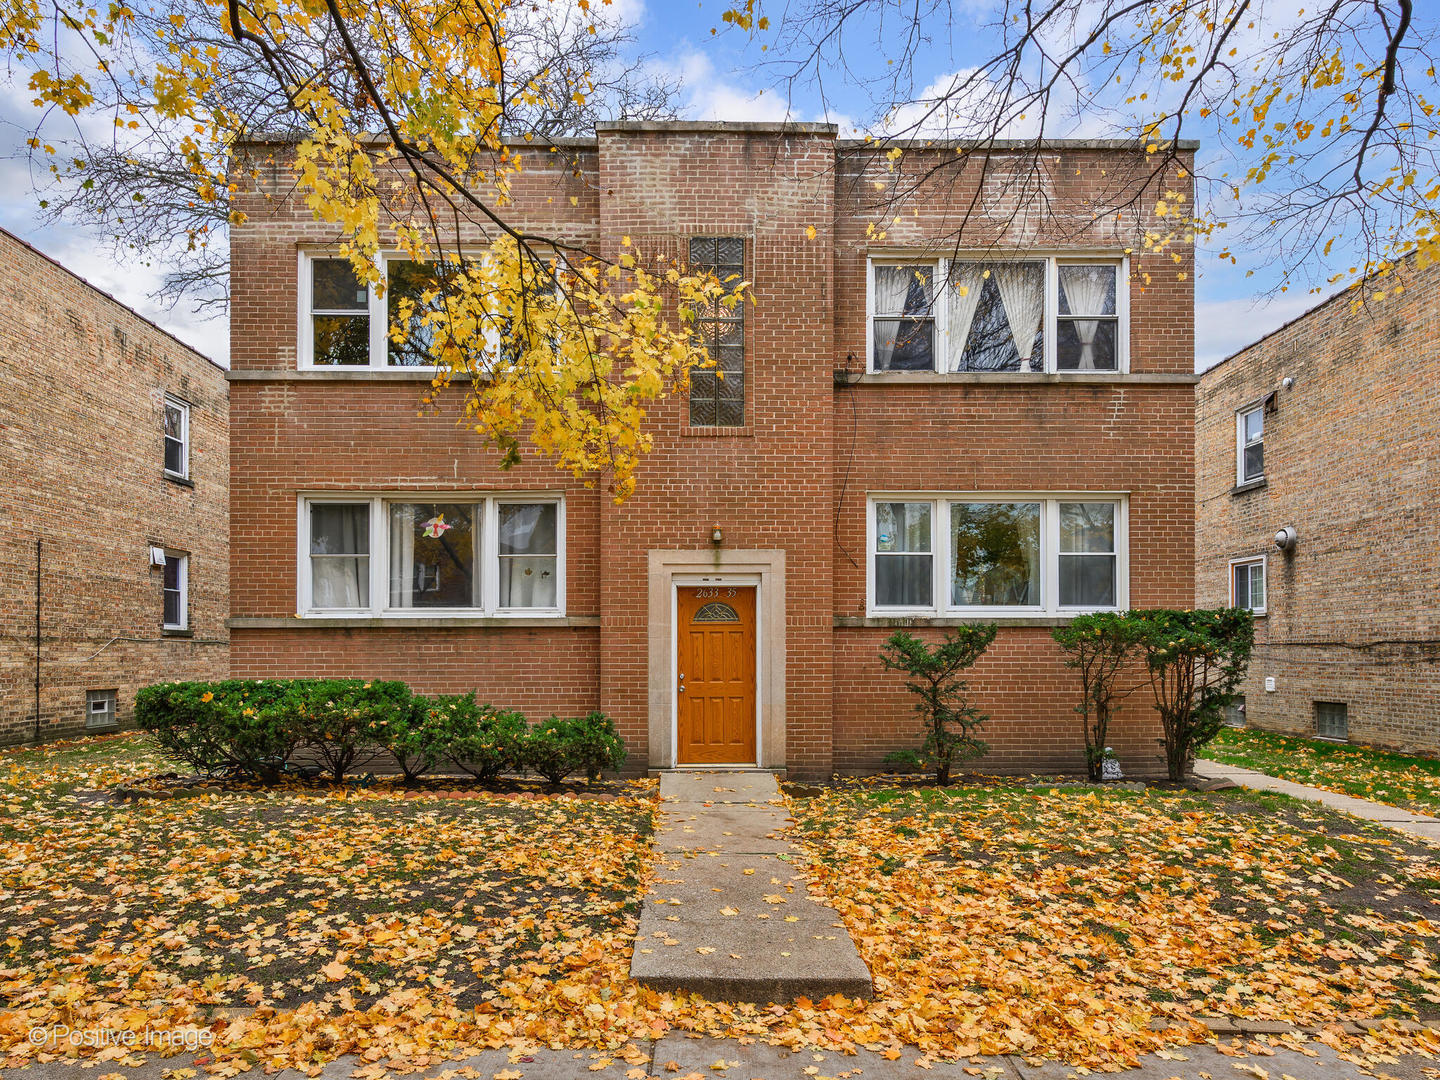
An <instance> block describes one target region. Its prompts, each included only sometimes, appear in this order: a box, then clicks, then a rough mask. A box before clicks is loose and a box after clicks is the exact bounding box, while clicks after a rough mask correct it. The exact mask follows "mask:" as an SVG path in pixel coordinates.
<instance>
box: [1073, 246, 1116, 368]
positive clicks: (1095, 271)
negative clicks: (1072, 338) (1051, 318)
mask: <svg viewBox="0 0 1440 1080" xmlns="http://www.w3.org/2000/svg"><path fill="white" fill-rule="evenodd" d="M1114 277H1115V270H1114V268H1113V267H1109V266H1062V267H1060V288H1061V289H1062V290H1063V291H1064V293H1065V303H1066V304H1068V305H1069V307H1070V314H1072V315H1105V314H1108V312H1106V311H1105V300H1106V298H1107V296H1108V295H1109V292H1110V283H1111V282H1112V281H1113V280H1114ZM1071 325H1073V326H1074V327H1075V333H1076V335H1077V336H1078V337H1079V338H1080V370H1081V371H1094V370H1095V331H1096V330H1098V329H1099V327H1100V322H1099V320H1098V319H1074V320H1072V323H1071Z"/></svg>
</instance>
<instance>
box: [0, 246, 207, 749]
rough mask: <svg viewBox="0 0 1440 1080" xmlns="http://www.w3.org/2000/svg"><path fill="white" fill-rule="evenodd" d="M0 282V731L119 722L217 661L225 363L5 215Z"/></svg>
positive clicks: (4, 736)
mask: <svg viewBox="0 0 1440 1080" xmlns="http://www.w3.org/2000/svg"><path fill="white" fill-rule="evenodd" d="M0 289H3V291H4V303H3V304H0V311H3V314H0V744H8V743H16V742H23V741H27V740H31V739H34V738H36V737H37V734H38V737H39V738H41V739H53V738H59V737H63V736H71V735H78V734H83V733H86V732H97V731H106V730H114V729H115V728H116V727H119V726H124V725H125V723H126V722H127V720H128V719H129V717H130V710H131V707H132V704H133V702H134V696H135V691H136V689H137V688H139V687H141V686H144V685H146V684H148V683H152V682H158V681H162V680H165V679H184V678H214V677H220V676H223V675H225V674H226V672H227V670H228V651H229V645H228V633H227V631H226V628H225V617H226V614H227V612H228V609H229V603H230V588H229V582H230V567H229V561H228V560H229V553H228V548H229V539H230V527H229V508H228V501H227V493H228V489H229V484H230V460H229V459H230V430H229V407H228V393H227V386H226V383H225V373H224V371H223V370H222V369H221V368H220V367H218V366H217V365H216V364H215V363H213V362H212V361H210V360H208V359H206V358H205V357H204V356H201V355H200V354H199V353H197V352H195V351H194V350H192V349H190V348H189V347H188V346H186V345H184V344H182V343H181V342H179V341H177V340H176V339H175V338H173V337H171V336H170V335H169V334H167V333H165V332H164V331H163V330H161V329H159V328H158V327H157V326H155V325H154V324H152V323H150V322H148V321H146V320H145V319H143V318H141V317H140V316H139V315H137V314H135V312H133V311H131V310H130V309H129V308H127V307H125V306H124V305H123V304H120V303H119V302H118V301H116V300H115V299H113V298H112V297H110V296H108V295H106V294H105V293H103V292H100V291H99V290H97V289H95V288H94V287H93V286H91V285H89V284H88V283H86V282H85V281H84V280H82V279H81V278H79V277H76V276H75V275H74V274H72V273H70V272H69V271H68V270H66V269H65V268H64V267H62V266H60V265H58V264H57V263H55V262H53V261H51V260H50V259H48V258H47V257H46V256H44V255H42V254H41V253H40V252H38V251H36V250H35V249H34V248H32V247H30V246H29V245H28V244H25V243H24V242H23V241H21V240H19V239H18V238H16V237H14V236H12V235H10V234H9V233H6V232H3V231H0ZM37 559H38V574H37ZM37 606H38V623H37ZM37 659H38V666H37ZM37 679H38V684H37Z"/></svg>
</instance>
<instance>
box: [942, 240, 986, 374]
mask: <svg viewBox="0 0 1440 1080" xmlns="http://www.w3.org/2000/svg"><path fill="white" fill-rule="evenodd" d="M984 290H985V271H984V268H983V267H981V266H980V265H979V264H977V263H956V264H955V266H954V268H953V269H952V270H951V272H950V297H949V301H950V318H949V322H950V326H949V335H948V336H949V344H948V346H947V351H948V353H949V355H948V356H947V357H946V361H947V364H946V366H947V369H948V370H950V371H964V370H965V345H966V343H967V342H968V341H969V340H970V325H971V324H972V323H973V322H974V321H975V312H976V310H977V309H978V308H979V307H980V296H981V294H982V293H983V292H984Z"/></svg>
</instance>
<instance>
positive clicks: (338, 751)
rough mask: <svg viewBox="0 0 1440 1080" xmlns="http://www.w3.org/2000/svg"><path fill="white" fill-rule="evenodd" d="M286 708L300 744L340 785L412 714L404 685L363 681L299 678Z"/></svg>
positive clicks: (408, 691) (408, 695)
mask: <svg viewBox="0 0 1440 1080" xmlns="http://www.w3.org/2000/svg"><path fill="white" fill-rule="evenodd" d="M290 685H291V693H290V695H289V697H288V699H287V700H285V701H284V702H282V703H281V704H282V707H285V708H287V709H289V710H290V712H289V719H290V722H291V723H292V724H293V725H294V727H295V731H296V734H297V735H298V738H299V744H300V745H302V746H304V747H305V748H306V749H309V750H313V751H314V752H315V753H316V754H318V755H319V756H320V760H322V761H323V762H325V765H326V768H327V769H328V770H329V772H330V775H331V777H332V778H333V779H334V780H335V782H336V783H337V784H338V783H339V782H340V781H341V780H344V779H345V774H346V773H347V772H348V771H349V770H350V769H351V767H353V766H354V765H355V764H356V763H357V762H359V761H361V760H369V759H371V758H373V757H374V756H375V755H376V754H378V753H380V752H381V750H382V749H384V748H385V747H386V746H388V744H389V739H390V736H389V732H388V730H387V729H388V727H389V725H390V723H391V722H392V721H399V720H402V719H403V718H405V717H407V716H408V715H409V713H410V710H411V694H410V688H409V687H408V686H406V685H405V684H404V683H403V682H393V681H382V680H374V681H368V682H367V681H363V680H360V679H296V680H294V681H293V682H292V683H291V684H290Z"/></svg>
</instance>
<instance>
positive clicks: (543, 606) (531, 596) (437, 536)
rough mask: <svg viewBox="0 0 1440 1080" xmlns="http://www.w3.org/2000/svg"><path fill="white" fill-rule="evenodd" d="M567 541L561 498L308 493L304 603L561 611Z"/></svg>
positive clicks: (368, 610)
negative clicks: (325, 494) (565, 541)
mask: <svg viewBox="0 0 1440 1080" xmlns="http://www.w3.org/2000/svg"><path fill="white" fill-rule="evenodd" d="M563 540H564V505H563V501H562V500H561V499H559V498H558V497H548V498H512V497H502V496H489V497H479V496H459V495H446V496H434V495H430V496H428V497H421V496H419V495H409V496H395V497H393V498H386V497H368V496H367V497H355V496H324V497H314V498H307V499H303V500H301V551H300V574H299V584H300V597H299V610H300V611H301V612H302V613H307V614H316V615H324V614H362V615H374V616H404V615H422V614H434V613H451V614H464V615H493V614H497V613H501V614H516V613H519V614H545V615H558V614H560V613H561V612H562V610H563V608H564V599H565V590H564V547H563Z"/></svg>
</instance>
